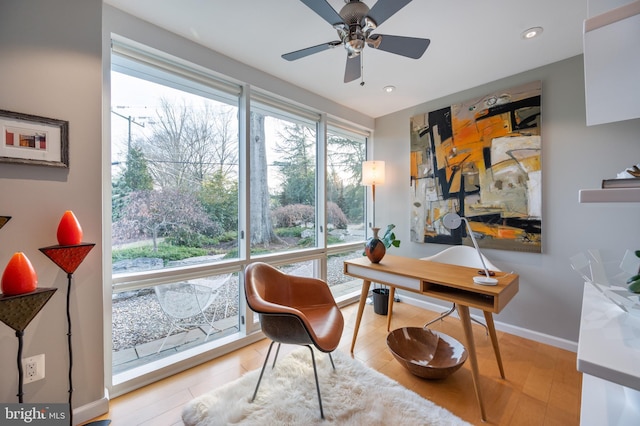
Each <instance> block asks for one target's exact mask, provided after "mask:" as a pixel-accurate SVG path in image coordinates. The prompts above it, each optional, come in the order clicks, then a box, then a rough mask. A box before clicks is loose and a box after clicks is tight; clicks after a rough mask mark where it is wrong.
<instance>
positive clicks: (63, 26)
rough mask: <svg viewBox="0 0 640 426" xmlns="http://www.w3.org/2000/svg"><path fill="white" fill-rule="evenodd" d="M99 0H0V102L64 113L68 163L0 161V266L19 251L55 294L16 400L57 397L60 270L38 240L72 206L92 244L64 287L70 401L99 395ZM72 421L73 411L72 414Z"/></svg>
mask: <svg viewBox="0 0 640 426" xmlns="http://www.w3.org/2000/svg"><path fill="white" fill-rule="evenodd" d="M101 11H102V2H101V1H100V0H65V1H64V2H61V1H55V2H52V1H48V0H2V2H1V3H0V76H1V78H0V109H4V110H9V111H17V112H22V113H28V114H33V115H39V116H44V117H51V118H57V119H62V120H67V121H69V145H70V152H69V156H70V168H69V169H68V170H63V169H55V168H50V167H41V166H25V165H14V164H5V163H0V215H8V216H12V217H13V218H12V219H11V221H9V222H8V223H7V224H6V225H5V226H4V228H2V229H0V269H1V270H2V271H4V267H5V266H6V264H7V262H8V261H9V259H10V257H11V256H12V255H13V253H14V252H17V251H23V252H25V254H26V255H27V257H28V258H29V259H30V260H31V262H32V264H33V266H34V268H35V269H36V272H37V274H38V279H39V283H38V285H39V286H40V287H55V288H57V289H58V290H57V292H56V293H55V294H54V296H53V297H52V299H51V300H50V301H49V303H48V304H47V305H46V306H45V307H44V308H43V309H42V311H41V312H40V313H39V315H38V316H37V317H36V318H35V319H34V320H33V321H32V322H31V324H30V325H29V326H28V327H27V328H26V330H25V337H24V351H23V356H24V357H29V356H33V355H38V354H45V360H46V361H45V363H46V378H45V379H44V380H42V381H38V382H34V383H30V384H25V385H24V393H25V395H24V401H25V402H27V403H28V402H51V403H56V402H67V399H68V392H67V390H68V383H67V366H68V356H67V343H66V342H67V336H66V333H67V329H66V314H65V305H66V301H65V297H66V294H67V290H66V287H67V277H66V274H65V273H64V272H62V271H61V270H60V269H59V268H58V267H57V266H56V265H55V264H53V262H51V261H50V260H49V259H47V258H46V257H45V256H44V255H43V254H42V253H41V252H40V251H38V248H40V247H46V246H49V245H53V244H57V240H56V230H57V226H58V222H59V221H60V218H61V217H62V214H63V213H64V211H65V210H72V211H73V212H74V213H75V214H76V216H77V217H78V219H79V221H80V223H81V224H82V227H83V230H84V240H85V241H88V242H95V243H97V245H96V247H95V248H94V249H93V250H92V251H91V252H90V253H89V255H88V256H87V257H86V259H85V261H84V262H83V263H82V264H81V265H80V267H79V268H78V269H77V271H76V273H75V275H74V280H73V284H72V289H71V317H72V321H73V328H72V333H73V341H74V347H73V353H74V387H75V392H74V394H73V401H74V406H75V407H79V406H83V405H85V404H89V403H93V402H95V401H99V400H100V399H101V398H102V397H103V396H104V379H103V377H104V376H103V339H102V336H103V326H102V324H103V320H102V318H103V314H102V312H103V307H102V299H103V297H102V278H101V277H102V247H101V240H102V237H101V233H102V225H101V219H102V205H101V202H102V195H101V173H100V170H101V166H102V163H101V137H102V134H101V131H102V130H101V126H102V122H101V114H102V112H101V108H102V103H101V99H102V91H101V84H102V72H101V60H102V58H101V55H102V48H101V44H102V41H101V20H102V12H101ZM17 348H18V339H17V338H16V337H15V334H14V331H13V330H12V329H10V328H9V327H7V326H5V325H4V324H1V325H0V365H2V368H0V401H2V402H18V400H17V397H16V394H17V392H18V373H17V364H16V354H17ZM78 420H80V419H78Z"/></svg>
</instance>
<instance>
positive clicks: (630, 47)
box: [584, 0, 640, 126]
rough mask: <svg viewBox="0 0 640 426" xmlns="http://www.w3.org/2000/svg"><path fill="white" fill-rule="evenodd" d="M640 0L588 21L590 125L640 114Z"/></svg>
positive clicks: (586, 58) (586, 51) (586, 63)
mask: <svg viewBox="0 0 640 426" xmlns="http://www.w3.org/2000/svg"><path fill="white" fill-rule="evenodd" d="M638 70H640V0H638V1H634V2H632V3H629V4H627V5H625V6H621V7H619V8H616V9H613V10H611V11H608V12H606V13H603V14H601V15H597V16H594V17H592V18H589V19H587V20H586V21H585V22H584V74H585V95H586V111H587V125H588V126H590V125H595V124H602V123H611V122H615V121H622V120H629V119H634V118H640V96H638V93H640V72H639V71H638Z"/></svg>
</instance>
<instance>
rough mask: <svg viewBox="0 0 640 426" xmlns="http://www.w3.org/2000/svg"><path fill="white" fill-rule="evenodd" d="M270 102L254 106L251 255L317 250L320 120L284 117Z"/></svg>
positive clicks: (251, 129)
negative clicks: (318, 136)
mask: <svg viewBox="0 0 640 426" xmlns="http://www.w3.org/2000/svg"><path fill="white" fill-rule="evenodd" d="M263 99H264V98H263ZM267 101H268V100H267V99H265V100H264V101H262V102H260V101H255V102H252V103H251V114H250V133H249V141H250V147H251V148H250V157H251V164H250V167H249V170H250V175H251V179H250V184H249V186H250V205H249V211H250V224H251V232H250V234H251V254H252V255H259V254H265V253H274V252H282V251H291V250H299V249H303V248H315V247H317V246H318V239H317V232H316V230H317V229H318V226H317V221H318V216H317V214H316V213H317V195H318V191H317V190H316V188H317V185H316V183H317V179H318V174H317V170H318V169H317V166H316V163H317V155H316V151H317V131H316V129H317V126H318V121H319V118H320V117H319V115H316V116H315V117H314V116H313V115H311V116H310V118H305V117H303V116H301V115H300V114H296V113H295V112H289V111H286V112H285V111H283V110H282V109H279V108H278V107H277V106H273V105H270V103H268V102H267ZM274 102H275V101H272V102H271V103H274ZM301 113H302V111H301ZM314 118H315V120H314Z"/></svg>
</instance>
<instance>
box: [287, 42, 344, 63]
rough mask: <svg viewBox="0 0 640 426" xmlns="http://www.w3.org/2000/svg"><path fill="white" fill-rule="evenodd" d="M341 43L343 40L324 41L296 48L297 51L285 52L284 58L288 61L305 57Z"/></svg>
mask: <svg viewBox="0 0 640 426" xmlns="http://www.w3.org/2000/svg"><path fill="white" fill-rule="evenodd" d="M341 44H342V42H340V41H330V42H329V43H323V44H319V45H317V46H312V47H307V48H305V49H300V50H296V51H295V52H289V53H285V54H284V55H282V58H283V59H286V60H287V61H295V60H296V59H300V58H304V57H305V56H309V55H313V54H314V53H318V52H322V51H325V50H327V49H331V48H332V47H336V46H339V45H341Z"/></svg>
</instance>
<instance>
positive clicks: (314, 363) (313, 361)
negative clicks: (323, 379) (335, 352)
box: [307, 345, 333, 419]
mask: <svg viewBox="0 0 640 426" xmlns="http://www.w3.org/2000/svg"><path fill="white" fill-rule="evenodd" d="M307 347H308V348H309V350H310V351H311V362H312V363H313V375H314V376H315V378H316V390H317V391H318V404H319V405H320V418H322V419H324V412H323V411H322V398H321V397H320V383H319V382H318V370H317V369H316V357H315V356H314V354H313V348H312V347H311V346H309V345H307ZM329 356H331V354H329ZM332 362H333V360H332Z"/></svg>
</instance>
